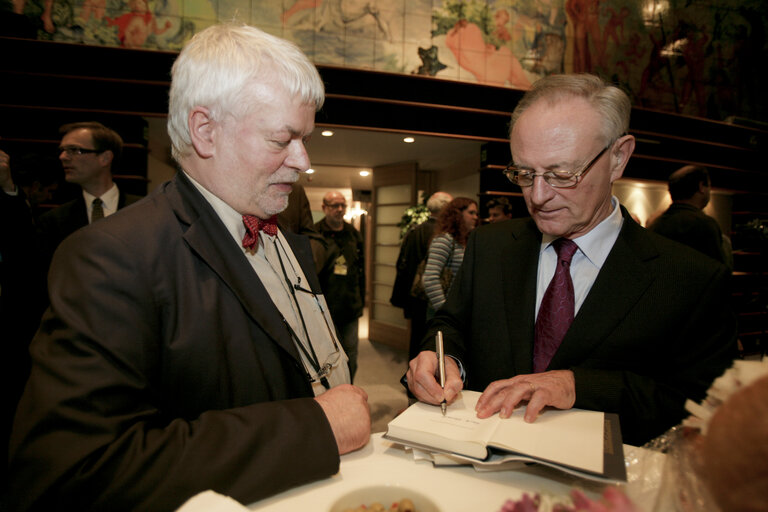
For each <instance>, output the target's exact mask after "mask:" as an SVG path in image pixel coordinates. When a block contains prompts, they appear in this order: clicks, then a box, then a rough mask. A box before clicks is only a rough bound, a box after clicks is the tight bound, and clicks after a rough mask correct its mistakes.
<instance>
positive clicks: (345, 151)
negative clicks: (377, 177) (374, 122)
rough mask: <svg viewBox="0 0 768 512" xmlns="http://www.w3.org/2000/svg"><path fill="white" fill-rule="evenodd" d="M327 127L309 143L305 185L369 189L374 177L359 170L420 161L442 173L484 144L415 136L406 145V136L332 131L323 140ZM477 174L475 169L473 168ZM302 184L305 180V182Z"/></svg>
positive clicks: (425, 167) (317, 129)
mask: <svg viewBox="0 0 768 512" xmlns="http://www.w3.org/2000/svg"><path fill="white" fill-rule="evenodd" d="M325 129H327V128H324V127H317V128H316V129H315V132H314V133H313V134H312V138H311V139H310V141H309V143H308V144H307V150H308V152H309V158H310V161H311V162H312V168H313V169H315V170H316V172H315V173H314V174H312V175H311V176H307V181H308V182H305V185H306V186H309V187H329V188H347V187H348V188H352V189H370V188H371V176H368V177H367V178H363V177H361V176H360V175H359V172H360V170H362V169H366V170H370V169H373V168H375V167H377V166H381V165H387V164H394V163H399V162H409V161H416V162H418V165H419V169H423V170H429V171H440V170H444V169H447V168H449V167H450V166H452V165H454V164H455V163H456V162H457V161H463V160H466V159H467V156H468V155H477V156H478V158H479V155H480V146H481V145H482V142H481V141H471V140H466V139H451V138H446V137H435V136H426V135H413V137H414V139H415V141H414V142H413V143H410V144H406V143H405V142H403V138H404V137H406V136H407V134H403V133H393V132H382V131H371V130H359V129H349V128H332V131H333V136H332V137H324V136H323V135H321V132H322V131H323V130H325ZM473 171H476V169H473ZM302 181H303V180H302Z"/></svg>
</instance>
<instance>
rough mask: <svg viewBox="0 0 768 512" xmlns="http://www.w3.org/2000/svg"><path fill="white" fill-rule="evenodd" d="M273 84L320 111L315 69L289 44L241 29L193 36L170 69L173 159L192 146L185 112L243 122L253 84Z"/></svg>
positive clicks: (230, 26) (227, 26)
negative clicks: (200, 108)
mask: <svg viewBox="0 0 768 512" xmlns="http://www.w3.org/2000/svg"><path fill="white" fill-rule="evenodd" d="M267 80H269V81H276V82H277V84H278V85H280V86H282V87H284V88H285V89H286V90H287V91H288V93H289V94H290V95H291V96H297V97H298V98H300V99H301V100H302V101H303V102H304V103H306V104H309V105H314V106H315V109H316V110H320V108H321V107H322V106H323V102H324V100H325V88H324V86H323V81H322V79H321V78H320V74H319V73H318V71H317V68H315V66H314V65H313V64H312V63H311V62H310V61H309V59H308V58H307V56H306V55H304V53H302V51H301V50H300V49H299V48H298V47H297V46H296V45H295V44H293V43H291V42H289V41H286V40H284V39H280V38H278V37H275V36H272V35H270V34H267V33H266V32H263V31H261V30H259V29H257V28H255V27H251V26H248V25H244V24H236V23H224V24H219V25H213V26H211V27H208V28H206V29H205V30H203V31H201V32H198V33H197V34H195V36H194V37H192V39H190V40H189V42H188V43H187V44H186V45H185V46H184V49H182V51H181V53H180V54H179V56H178V58H177V59H176V62H174V64H173V68H172V70H171V91H170V96H169V101H168V134H169V135H170V137H171V144H172V153H173V158H174V159H176V161H179V159H180V158H181V157H182V156H184V155H185V154H187V152H188V151H189V147H190V145H191V139H190V134H189V127H188V124H187V122H188V117H189V112H190V111H191V110H192V109H193V108H194V107H196V106H203V107H206V108H208V109H209V111H210V113H211V117H212V118H213V119H216V120H221V119H223V118H224V117H226V116H228V115H230V116H235V117H243V116H245V115H247V114H248V113H249V112H250V111H251V109H253V108H254V107H255V106H256V105H255V103H256V102H255V101H254V99H255V98H254V93H253V87H252V85H253V83H254V82H257V83H258V82H261V83H265V82H266V81H267Z"/></svg>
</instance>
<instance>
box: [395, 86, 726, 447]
mask: <svg viewBox="0 0 768 512" xmlns="http://www.w3.org/2000/svg"><path fill="white" fill-rule="evenodd" d="M630 111H631V104H630V101H629V98H628V97H627V95H626V94H625V93H624V92H623V91H621V90H620V89H618V88H617V87H614V86H611V85H608V84H605V83H604V82H603V81H602V80H601V79H599V78H598V77H596V76H592V75H551V76H548V77H546V78H543V79H541V80H539V81H538V82H536V83H535V84H534V85H533V87H532V89H531V90H529V91H528V92H526V94H525V95H524V96H523V98H522V99H521V100H520V103H519V104H518V105H517V107H516V108H515V111H514V112H513V114H512V120H511V129H510V148H511V150H512V155H513V158H514V164H513V165H511V166H510V167H509V168H508V169H507V170H506V175H507V177H508V178H509V179H510V180H511V181H512V182H513V183H516V184H517V185H519V186H520V187H521V188H522V191H523V197H524V199H525V202H526V206H527V207H528V211H529V213H530V214H531V218H530V219H520V220H511V221H507V222H499V223H496V224H489V225H488V226H483V227H481V228H480V229H478V230H476V232H474V233H473V234H472V236H471V237H470V240H469V242H468V244H467V250H466V253H465V255H464V261H463V265H462V268H461V270H460V271H459V274H458V276H457V277H456V279H455V281H454V283H453V286H452V287H451V290H450V293H449V295H448V300H447V302H446V304H445V305H444V306H443V307H442V308H441V309H440V311H438V312H437V314H436V316H435V319H434V321H433V322H432V323H431V324H430V325H429V333H428V334H429V335H428V336H427V337H426V338H425V341H429V340H431V339H432V337H433V335H434V333H435V331H437V330H438V329H439V330H442V331H443V335H444V338H445V351H446V353H447V354H450V355H452V356H454V357H455V358H456V359H452V358H449V359H448V361H447V372H448V378H447V381H446V386H445V391H443V389H441V388H440V386H439V385H438V384H437V383H436V381H435V377H434V375H435V365H436V362H435V360H436V358H435V354H434V352H432V351H429V350H426V351H424V352H421V353H420V354H419V356H418V357H417V358H416V359H414V360H412V361H411V363H410V369H409V371H408V374H407V377H408V385H409V387H410V390H411V391H412V392H413V393H414V395H416V397H417V398H419V399H421V400H423V401H426V402H431V403H435V404H437V403H440V402H441V401H442V400H443V398H445V399H446V400H448V401H449V402H450V401H452V400H454V399H455V397H456V394H457V392H458V391H459V390H460V389H461V388H462V386H466V387H468V388H469V389H473V390H477V391H483V394H482V396H481V397H480V399H479V401H478V406H477V413H478V416H479V417H481V418H484V417H488V416H490V415H492V414H495V413H497V412H498V413H500V416H501V417H509V416H510V415H511V414H513V411H514V409H515V408H516V407H517V406H518V405H519V404H521V403H526V402H527V405H526V407H525V412H524V413H523V412H522V411H515V412H514V413H515V414H524V415H525V419H526V421H529V422H532V421H534V420H535V419H536V418H537V416H538V414H539V413H540V412H541V411H542V409H543V408H544V407H545V406H552V407H556V408H559V409H569V408H571V407H578V408H582V409H592V410H599V411H606V412H614V413H618V414H619V418H620V421H621V430H622V434H623V438H624V442H626V443H629V444H643V443H644V442H646V441H648V440H649V439H651V438H652V437H654V436H656V435H659V434H661V433H663V432H664V431H665V430H666V429H667V428H669V427H671V426H673V425H674V424H676V423H677V422H679V421H680V420H681V419H682V418H683V417H684V415H685V409H684V403H685V400H686V399H687V398H692V399H694V400H695V399H700V398H703V396H704V394H705V393H706V390H707V388H708V387H709V384H710V383H711V381H712V379H714V378H715V377H717V376H718V375H720V374H721V373H722V372H723V371H724V370H725V369H726V368H727V366H728V365H729V364H730V362H731V361H732V360H733V358H734V356H735V355H736V351H735V348H736V345H735V335H736V329H735V318H734V315H733V313H732V312H731V311H730V310H729V308H728V297H729V291H730V290H729V281H728V277H729V272H728V269H727V268H726V267H725V266H723V265H721V264H719V263H717V262H716V261H714V260H712V259H711V258H707V257H705V256H702V255H700V254H699V253H698V252H696V251H693V250H691V249H690V248H688V247H685V246H683V245H680V244H677V243H674V242H671V241H670V240H668V239H666V238H664V237H661V236H658V235H655V234H654V233H650V232H648V231H646V230H645V229H643V228H642V227H641V226H639V225H638V224H637V223H636V222H635V221H634V220H632V218H631V217H630V215H629V214H628V213H627V211H626V209H625V208H623V207H622V206H621V205H620V204H619V202H618V200H617V199H616V198H615V197H614V196H612V194H611V184H612V183H613V182H614V181H615V180H617V179H618V178H620V177H621V175H622V173H623V172H624V168H625V167H626V165H627V161H628V160H629V157H630V155H631V154H632V152H633V150H634V147H635V140H634V137H633V136H632V135H628V134H627V130H628V128H629V115H630ZM553 276H554V277H553ZM433 346H434V344H432V345H431V346H430V345H428V344H427V343H425V344H424V347H425V348H427V349H429V348H432V347H433ZM456 360H458V361H460V362H461V363H462V364H463V366H464V370H465V372H466V373H465V379H466V380H465V382H464V383H462V381H461V379H460V373H459V368H458V366H457V364H456V363H455V361H456Z"/></svg>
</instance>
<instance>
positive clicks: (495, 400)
mask: <svg viewBox="0 0 768 512" xmlns="http://www.w3.org/2000/svg"><path fill="white" fill-rule="evenodd" d="M524 400H527V401H528V406H527V407H526V408H525V421H527V422H528V423H532V422H533V421H535V420H536V418H537V417H538V415H539V413H540V412H541V410H542V409H543V408H544V407H546V406H548V405H550V406H552V407H556V408H557V409H570V408H572V407H573V404H574V403H575V402H576V384H575V381H574V377H573V372H572V371H570V370H553V371H549V372H542V373H532V374H529V375H517V376H516V377H512V378H511V379H504V380H497V381H494V382H491V383H490V384H489V385H488V387H487V388H485V391H483V394H482V395H481V396H480V398H479V399H478V401H477V406H476V408H475V410H476V411H477V417H478V418H488V417H489V416H492V415H494V414H496V413H497V412H498V413H499V416H501V417H502V418H509V416H510V415H511V414H512V411H513V410H514V409H515V407H517V406H518V404H519V403H520V402H522V401H524Z"/></svg>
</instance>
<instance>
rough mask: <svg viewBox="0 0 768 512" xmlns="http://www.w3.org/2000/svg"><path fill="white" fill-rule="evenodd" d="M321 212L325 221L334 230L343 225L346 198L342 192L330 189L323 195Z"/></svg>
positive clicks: (339, 228)
mask: <svg viewBox="0 0 768 512" xmlns="http://www.w3.org/2000/svg"><path fill="white" fill-rule="evenodd" d="M323 213H324V214H325V223H326V224H328V226H329V227H330V228H331V229H333V230H335V231H340V230H341V229H342V228H343V227H344V215H345V214H346V213H347V200H346V198H345V197H344V194H342V193H341V192H339V191H338V190H331V191H330V192H328V193H327V194H325V195H324V196H323Z"/></svg>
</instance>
